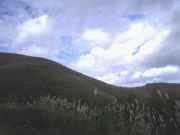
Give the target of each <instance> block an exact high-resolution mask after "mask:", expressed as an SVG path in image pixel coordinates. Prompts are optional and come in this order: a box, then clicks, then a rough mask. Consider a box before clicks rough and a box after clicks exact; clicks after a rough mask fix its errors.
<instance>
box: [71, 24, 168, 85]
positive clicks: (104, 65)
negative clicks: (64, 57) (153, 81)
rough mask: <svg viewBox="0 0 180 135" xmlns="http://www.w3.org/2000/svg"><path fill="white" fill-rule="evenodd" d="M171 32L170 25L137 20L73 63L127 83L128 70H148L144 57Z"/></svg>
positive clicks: (158, 45)
mask: <svg viewBox="0 0 180 135" xmlns="http://www.w3.org/2000/svg"><path fill="white" fill-rule="evenodd" d="M92 31H93V30H92ZM169 34H170V30H169V29H162V30H161V29H159V28H155V26H153V25H151V24H148V23H147V22H137V23H133V24H131V25H130V26H129V28H128V29H127V30H126V31H124V32H122V33H120V34H118V35H117V36H115V37H114V38H111V39H110V40H111V41H112V42H111V43H110V44H109V45H108V47H105V48H104V47H102V46H95V47H93V48H92V49H91V50H90V52H88V53H86V54H83V55H81V56H80V58H79V59H78V61H77V62H76V63H74V64H73V65H74V67H75V68H76V69H78V70H79V71H81V72H84V73H85V74H88V75H93V76H96V77H97V78H98V79H102V80H104V81H106V82H111V83H114V84H117V83H118V84H120V85H124V83H125V82H126V81H128V78H130V74H129V73H128V72H130V73H131V75H132V74H134V73H135V72H136V70H140V71H142V70H146V67H145V66H143V65H142V63H143V61H144V60H146V59H147V58H148V57H151V56H152V55H154V53H156V52H158V50H159V48H160V47H161V46H163V44H162V42H163V41H164V40H165V39H166V38H167V36H168V35H169ZM82 36H83V35H82ZM94 42H95V41H94ZM166 68H168V69H169V68H171V67H166ZM166 68H165V69H166ZM123 71H126V72H124V73H123ZM158 71H159V70H158ZM146 74H148V72H147V73H146ZM162 74H163V72H162ZM140 75H141V74H140ZM140 75H139V74H138V72H137V73H136V74H135V75H134V76H135V78H137V76H140ZM151 77H153V76H151Z"/></svg>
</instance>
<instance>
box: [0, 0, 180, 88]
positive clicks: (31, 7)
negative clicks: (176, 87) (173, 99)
mask: <svg viewBox="0 0 180 135" xmlns="http://www.w3.org/2000/svg"><path fill="white" fill-rule="evenodd" d="M0 32H1V34H0V52H11V53H18V54H25V55H30V56H38V57H44V58H48V59H51V60H54V61H56V62H59V63H61V64H64V65H65V66H67V67H69V68H72V69H74V70H76V71H79V72H81V73H83V74H86V75H89V76H91V77H94V78H96V79H99V80H102V81H105V82H107V83H110V84H114V85H117V86H128V87H134V86H142V85H145V84H147V83H157V82H169V83H180V44H179V43H180V0H171V1H170V0H76V1H75V0H0Z"/></svg>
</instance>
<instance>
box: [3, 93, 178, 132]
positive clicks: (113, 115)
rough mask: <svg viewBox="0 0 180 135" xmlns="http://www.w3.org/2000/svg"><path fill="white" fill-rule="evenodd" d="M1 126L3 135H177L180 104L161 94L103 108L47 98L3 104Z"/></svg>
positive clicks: (78, 101)
mask: <svg viewBox="0 0 180 135" xmlns="http://www.w3.org/2000/svg"><path fill="white" fill-rule="evenodd" d="M0 127H1V128H0V134H3V135H15V134H17V135H21V134H22V135H24V134H26V135H170V134H171V135H176V134H177V135H178V133H180V102H179V101H178V100H175V99H173V98H171V97H169V95H167V94H166V93H161V92H159V91H158V92H155V93H154V94H153V95H152V96H151V98H149V99H147V100H142V99H138V98H135V97H129V99H128V100H126V101H124V102H122V101H119V100H118V99H115V100H114V101H113V102H111V103H108V104H106V105H101V106H99V105H96V104H94V105H88V104H87V103H86V102H84V101H82V100H75V101H69V100H68V99H66V98H57V97H52V96H44V97H40V98H38V99H36V100H34V101H33V102H27V103H18V102H13V101H12V102H6V103H1V104H0Z"/></svg>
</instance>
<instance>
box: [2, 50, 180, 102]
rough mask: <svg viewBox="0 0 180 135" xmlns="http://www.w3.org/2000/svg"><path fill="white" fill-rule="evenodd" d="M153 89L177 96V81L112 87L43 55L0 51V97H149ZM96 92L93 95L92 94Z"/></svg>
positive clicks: (178, 91)
mask: <svg viewBox="0 0 180 135" xmlns="http://www.w3.org/2000/svg"><path fill="white" fill-rule="evenodd" d="M156 90H160V91H163V92H166V93H168V94H170V95H172V96H175V97H178V98H180V85H178V84H164V83H159V84H148V85H146V86H144V87H137V88H123V87H115V86H112V85H109V84H106V83H104V82H101V81H98V80H96V79H93V78H90V77H88V76H85V75H83V74H80V73H78V72H76V71H73V70H71V69H69V68H67V67H65V66H63V65H61V64H58V63H55V62H53V61H50V60H46V59H43V58H37V57H30V56H24V55H18V54H8V53H0V99H1V100H7V99H8V100H9V99H18V100H25V101H26V100H27V99H30V98H31V97H33V98H34V97H39V96H45V95H53V96H58V97H68V98H69V99H77V98H78V99H79V98H80V99H84V100H86V101H89V102H94V101H96V102H104V101H109V100H112V99H114V97H118V98H120V99H123V98H129V97H130V96H131V97H134V96H137V97H140V98H142V97H145V98H146V97H150V95H152V93H153V92H154V91H156ZM95 93H96V94H95Z"/></svg>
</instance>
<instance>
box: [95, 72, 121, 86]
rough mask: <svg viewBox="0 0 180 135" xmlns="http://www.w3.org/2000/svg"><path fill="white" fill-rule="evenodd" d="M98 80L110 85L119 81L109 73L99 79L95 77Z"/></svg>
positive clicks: (114, 75) (115, 75) (116, 76)
mask: <svg viewBox="0 0 180 135" xmlns="http://www.w3.org/2000/svg"><path fill="white" fill-rule="evenodd" d="M97 78H98V79H99V80H102V81H104V82H106V83H110V84H117V82H118V81H119V77H118V75H117V74H114V73H109V74H106V75H104V76H101V77H97Z"/></svg>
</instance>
